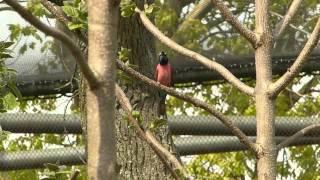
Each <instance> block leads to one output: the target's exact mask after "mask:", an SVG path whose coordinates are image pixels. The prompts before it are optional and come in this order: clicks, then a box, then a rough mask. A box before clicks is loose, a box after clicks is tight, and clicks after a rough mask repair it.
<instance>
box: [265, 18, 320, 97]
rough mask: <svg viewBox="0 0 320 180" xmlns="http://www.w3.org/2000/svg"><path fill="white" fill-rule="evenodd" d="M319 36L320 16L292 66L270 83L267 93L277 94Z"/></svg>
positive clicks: (287, 82)
mask: <svg viewBox="0 0 320 180" xmlns="http://www.w3.org/2000/svg"><path fill="white" fill-rule="evenodd" d="M319 38H320V17H319V18H318V22H317V24H316V26H315V28H314V30H313V32H312V33H311V36H310V38H309V39H308V41H307V43H306V44H305V46H304V47H303V49H302V51H301V52H300V54H299V56H298V57H297V59H296V60H295V62H294V63H293V64H292V66H291V67H290V68H289V69H288V71H287V72H286V73H285V74H284V75H282V76H281V77H280V78H279V79H278V80H277V81H276V82H274V83H272V84H271V85H270V87H269V88H268V89H269V90H268V93H269V94H270V95H271V96H272V97H275V96H277V95H278V94H279V93H280V92H281V91H282V90H283V89H284V88H285V87H286V86H287V85H288V84H289V83H290V82H291V81H292V80H293V78H294V77H295V76H296V75H297V74H298V73H299V71H300V69H301V67H302V64H303V63H304V62H305V61H306V60H307V57H308V56H309V54H310V53H311V51H312V50H313V49H314V48H315V47H316V45H317V43H318V42H319Z"/></svg>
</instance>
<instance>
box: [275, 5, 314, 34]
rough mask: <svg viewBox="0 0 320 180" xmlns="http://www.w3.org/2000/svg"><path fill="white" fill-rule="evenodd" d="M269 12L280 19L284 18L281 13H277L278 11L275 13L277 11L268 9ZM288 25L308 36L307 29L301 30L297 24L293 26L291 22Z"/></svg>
mask: <svg viewBox="0 0 320 180" xmlns="http://www.w3.org/2000/svg"><path fill="white" fill-rule="evenodd" d="M270 14H271V15H275V16H277V17H279V18H281V19H283V18H284V17H283V16H282V15H281V14H279V13H277V12H273V11H270ZM281 22H282V21H281ZM281 22H280V23H281ZM289 26H290V27H291V28H293V29H295V30H297V31H299V32H302V33H304V34H306V35H307V36H308V37H309V36H310V33H309V32H308V31H306V30H303V29H301V28H299V27H297V26H295V25H293V24H289Z"/></svg>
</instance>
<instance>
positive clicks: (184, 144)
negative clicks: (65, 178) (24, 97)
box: [0, 113, 320, 171]
mask: <svg viewBox="0 0 320 180" xmlns="http://www.w3.org/2000/svg"><path fill="white" fill-rule="evenodd" d="M230 118H231V119H232V121H233V122H234V123H235V124H237V125H238V126H239V127H240V129H241V130H243V131H244V132H245V133H246V134H247V135H249V136H250V138H252V139H253V140H254V136H255V119H254V117H243V116H239V117H230ZM319 122H320V119H319V118H299V119H297V118H292V117H290V118H289V117H287V118H285V117H281V118H277V119H276V129H277V135H278V137H277V142H278V143H279V142H280V141H282V140H283V139H285V138H287V137H288V136H289V135H292V134H293V133H295V132H296V131H298V130H300V129H302V128H304V127H306V126H308V125H310V124H316V123H319ZM168 125H169V129H170V131H171V134H172V135H173V136H174V137H173V139H174V141H173V142H174V145H175V146H176V148H177V150H178V153H179V154H180V155H182V156H185V155H195V154H205V153H219V152H231V151H240V150H245V149H246V148H245V147H244V146H243V145H242V144H241V143H240V142H239V140H238V139H237V138H236V137H234V136H232V134H231V133H230V132H229V130H228V129H227V128H225V127H224V126H223V125H222V124H221V123H220V121H218V120H217V119H215V118H213V117H211V116H195V117H188V116H172V117H169V119H168ZM0 126H1V127H2V129H3V130H4V131H10V132H14V133H36V134H39V133H55V134H67V133H68V134H69V133H74V134H80V133H81V132H82V129H81V122H80V119H79V117H78V116H75V115H62V114H29V113H15V114H0ZM319 133H320V132H319V130H316V131H314V132H312V133H311V134H308V135H307V136H305V137H302V138H299V139H298V140H297V141H295V142H294V143H292V144H291V145H290V146H293V145H311V144H319V143H320V134H319ZM195 135H196V136H195ZM85 157H86V156H85V151H84V149H83V148H82V147H75V148H70V147H67V148H59V149H44V150H36V151H19V152H0V171H9V170H18V169H31V168H43V167H44V164H45V163H53V164H56V163H58V164H61V165H76V164H83V163H85Z"/></svg>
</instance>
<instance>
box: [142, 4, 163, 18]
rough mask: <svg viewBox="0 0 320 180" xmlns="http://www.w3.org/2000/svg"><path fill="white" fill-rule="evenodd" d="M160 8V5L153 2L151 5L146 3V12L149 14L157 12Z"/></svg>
mask: <svg viewBox="0 0 320 180" xmlns="http://www.w3.org/2000/svg"><path fill="white" fill-rule="evenodd" d="M158 10H160V7H159V6H156V5H155V4H151V5H148V4H145V5H144V12H145V13H146V14H147V15H150V14H152V13H155V12H156V11H158Z"/></svg>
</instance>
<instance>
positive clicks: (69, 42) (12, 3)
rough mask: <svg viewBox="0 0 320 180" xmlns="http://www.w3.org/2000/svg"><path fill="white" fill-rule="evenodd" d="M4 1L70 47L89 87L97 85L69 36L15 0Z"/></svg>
mask: <svg viewBox="0 0 320 180" xmlns="http://www.w3.org/2000/svg"><path fill="white" fill-rule="evenodd" d="M4 1H5V2H6V3H7V4H8V5H9V6H11V7H12V8H13V9H14V10H15V11H16V12H17V13H18V14H20V16H21V17H22V18H23V19H25V20H26V21H27V22H29V23H30V24H31V25H33V26H34V27H36V28H37V29H39V30H40V31H42V32H43V33H45V34H46V35H49V36H52V37H54V38H56V39H58V40H59V41H62V42H63V43H64V44H65V45H66V46H67V47H68V48H69V49H70V52H71V53H72V55H73V56H74V57H75V59H76V61H77V63H78V64H79V67H80V69H81V72H82V73H83V75H84V77H85V78H86V79H87V81H88V84H89V87H90V88H91V89H95V88H96V87H97V86H99V85H100V82H99V80H98V79H97V78H96V76H95V74H94V72H93V71H92V70H91V69H90V67H89V65H88V64H87V62H86V59H85V58H84V56H83V55H82V51H81V49H80V48H79V47H78V46H77V45H76V44H75V43H74V41H73V40H72V39H71V38H70V37H69V36H67V35H66V34H65V33H63V32H61V31H59V30H57V29H55V28H52V27H50V26H47V25H46V24H44V23H42V22H41V21H40V20H39V19H38V18H36V17H35V16H34V15H33V14H31V13H30V12H29V11H27V10H26V9H25V8H24V7H22V6H21V5H20V4H19V3H18V2H17V1H16V0H4Z"/></svg>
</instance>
